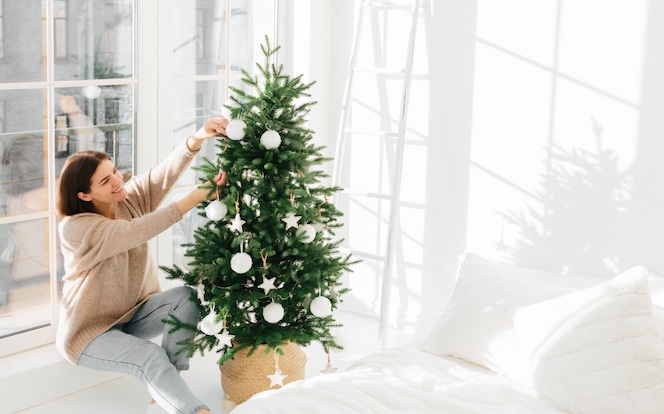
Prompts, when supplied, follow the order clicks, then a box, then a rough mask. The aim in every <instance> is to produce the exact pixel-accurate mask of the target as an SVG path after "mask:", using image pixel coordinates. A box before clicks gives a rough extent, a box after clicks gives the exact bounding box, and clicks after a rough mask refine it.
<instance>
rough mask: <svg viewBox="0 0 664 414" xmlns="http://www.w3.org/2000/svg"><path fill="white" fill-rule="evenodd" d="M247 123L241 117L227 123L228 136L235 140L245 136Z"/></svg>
mask: <svg viewBox="0 0 664 414" xmlns="http://www.w3.org/2000/svg"><path fill="white" fill-rule="evenodd" d="M246 127H247V124H245V123H244V121H243V120H241V119H233V120H231V121H230V122H229V123H228V125H226V136H227V137H228V138H230V139H232V140H233V141H239V140H241V139H242V138H244V130H245V128H246Z"/></svg>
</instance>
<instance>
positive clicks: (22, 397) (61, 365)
mask: <svg viewBox="0 0 664 414" xmlns="http://www.w3.org/2000/svg"><path fill="white" fill-rule="evenodd" d="M124 375H125V374H118V373H110V372H101V371H93V370H91V369H87V368H84V367H79V366H75V365H73V364H70V363H69V362H67V361H66V360H65V359H64V358H62V356H60V354H59V353H58V351H57V349H56V348H55V344H53V343H50V344H47V345H43V346H40V347H37V348H34V349H30V350H26V351H23V352H18V353H16V354H12V355H8V356H5V357H2V358H0V389H2V395H3V398H2V405H3V409H7V410H8V412H12V413H13V412H19V411H22V410H26V409H29V408H31V407H35V406H37V405H40V404H44V403H47V402H49V401H54V400H58V399H60V398H62V397H64V396H67V395H71V394H73V393H76V392H79V391H82V390H85V389H88V388H92V387H95V386H97V385H99V384H102V383H105V382H108V381H111V380H114V379H116V378H119V377H122V376H124Z"/></svg>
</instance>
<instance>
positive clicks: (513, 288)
mask: <svg viewBox="0 0 664 414" xmlns="http://www.w3.org/2000/svg"><path fill="white" fill-rule="evenodd" d="M603 280H605V279H598V278H592V277H586V276H562V275H560V274H558V273H554V272H548V271H544V270H538V269H529V268H525V267H520V266H515V265H508V264H503V263H496V262H492V261H489V260H486V259H484V258H482V257H480V256H478V255H476V254H473V253H467V254H466V255H465V257H464V259H463V261H462V263H461V265H460V267H459V271H458V280H457V284H456V287H455V289H454V292H453V293H452V297H451V298H450V301H449V303H448V306H447V308H446V310H445V312H444V313H443V315H442V317H441V319H440V320H439V322H438V324H437V326H436V327H435V328H434V330H433V331H432V332H431V334H430V335H429V336H428V337H427V338H426V339H425V340H424V342H423V343H422V350H424V351H427V352H429V353H432V354H434V355H452V356H455V357H457V358H461V359H465V360H466V361H470V362H473V363H475V364H478V365H482V366H484V367H487V368H489V369H491V370H493V371H495V372H498V373H501V374H504V375H507V376H510V377H512V378H514V379H521V378H523V377H527V368H528V367H527V366H523V361H524V360H523V358H521V356H520V355H519V350H518V348H517V347H516V340H517V338H516V333H515V331H514V325H513V322H512V318H513V316H514V313H515V312H516V310H517V309H519V308H520V307H521V306H524V305H529V304H532V303H535V302H538V301H542V300H547V299H551V298H554V297H558V296H562V295H565V294H567V293H569V292H572V291H574V290H577V289H578V288H577V287H576V286H579V285H580V286H584V287H587V286H592V285H595V284H598V283H601V282H602V281H603Z"/></svg>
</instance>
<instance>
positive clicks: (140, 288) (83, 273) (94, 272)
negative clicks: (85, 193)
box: [56, 143, 195, 364]
mask: <svg viewBox="0 0 664 414" xmlns="http://www.w3.org/2000/svg"><path fill="white" fill-rule="evenodd" d="M194 156H195V153H192V152H190V151H187V149H186V146H185V145H184V143H183V144H181V145H180V146H179V147H178V148H176V149H175V150H174V151H173V152H172V153H171V154H170V155H169V156H168V157H167V158H166V160H164V161H163V162H162V163H160V164H159V165H158V166H157V167H155V168H153V169H151V170H150V171H148V172H146V173H145V174H142V175H139V176H136V177H134V178H133V179H132V180H130V181H129V182H127V184H126V186H125V187H126V188H127V191H128V193H129V195H128V197H127V199H125V200H124V201H121V202H118V203H116V205H115V220H111V219H108V218H106V217H104V216H102V215H100V214H96V213H81V214H76V215H73V216H69V217H65V218H64V219H62V221H61V222H60V224H59V226H58V230H59V235H60V241H61V248H62V254H63V256H64V266H65V275H64V278H63V281H64V286H63V297H62V305H61V311H60V317H59V321H58V329H57V338H56V344H57V347H58V350H59V351H60V353H61V354H62V355H63V356H64V357H65V358H66V359H67V360H69V361H70V362H72V363H74V364H75V363H77V362H78V359H79V356H80V355H81V353H82V352H83V350H84V349H85V347H86V346H87V345H88V344H89V343H90V342H91V341H92V340H93V339H94V338H96V337H97V336H99V335H100V334H102V333H103V332H105V331H107V330H108V329H109V328H111V327H112V326H114V325H116V324H118V323H123V322H127V321H129V320H130V319H131V318H132V316H133V315H134V313H136V311H137V310H138V308H139V307H140V305H141V304H143V303H144V302H145V301H146V300H147V299H148V298H149V297H150V296H152V295H154V294H156V293H159V292H160V291H161V288H160V286H159V280H158V279H157V268H156V266H155V265H154V264H153V263H152V260H151V257H150V252H149V251H148V240H150V239H151V238H153V237H155V236H156V235H158V234H159V233H161V232H162V231H164V230H166V229H167V228H168V227H170V226H172V225H173V224H174V223H176V222H177V221H179V220H180V219H181V218H182V215H181V214H180V213H179V211H178V209H177V208H176V206H175V203H172V204H170V205H168V206H165V207H164V208H160V209H158V207H159V205H160V203H161V202H162V201H163V199H164V197H165V196H166V195H167V193H168V192H169V190H170V189H171V188H172V187H173V184H175V182H176V181H177V179H178V178H179V177H180V175H181V174H182V172H183V171H184V170H185V169H186V167H187V166H188V165H189V163H190V162H191V160H192V158H193V157H194Z"/></svg>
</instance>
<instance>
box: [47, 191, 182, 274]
mask: <svg viewBox="0 0 664 414" xmlns="http://www.w3.org/2000/svg"><path fill="white" fill-rule="evenodd" d="M181 218H182V215H181V214H180V212H179V211H178V209H177V207H176V205H175V203H172V204H170V205H169V206H168V207H166V208H162V209H159V210H157V211H154V212H152V213H150V214H146V215H144V216H141V217H137V218H134V219H133V220H131V221H128V220H110V219H107V218H105V217H103V216H101V215H99V214H95V213H82V214H76V215H75V216H71V217H66V218H65V219H63V220H62V222H61V223H60V229H59V230H60V235H61V236H60V240H61V243H62V248H63V252H70V253H71V254H70V255H68V256H69V257H71V258H76V259H74V260H75V263H68V265H69V266H68V267H69V269H68V272H67V273H68V274H76V273H80V272H82V271H85V270H87V269H90V268H92V267H94V266H95V265H96V264H97V263H99V262H101V261H104V260H106V259H108V258H110V257H113V256H115V255H117V254H119V253H122V252H125V251H127V250H129V249H132V248H134V247H137V246H139V245H141V244H143V243H145V242H147V241H148V240H150V239H151V238H153V237H155V236H157V235H158V234H159V233H161V232H162V231H164V230H166V229H167V228H169V227H170V226H172V225H173V224H174V223H176V222H178V221H179V220H180V219H181Z"/></svg>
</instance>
